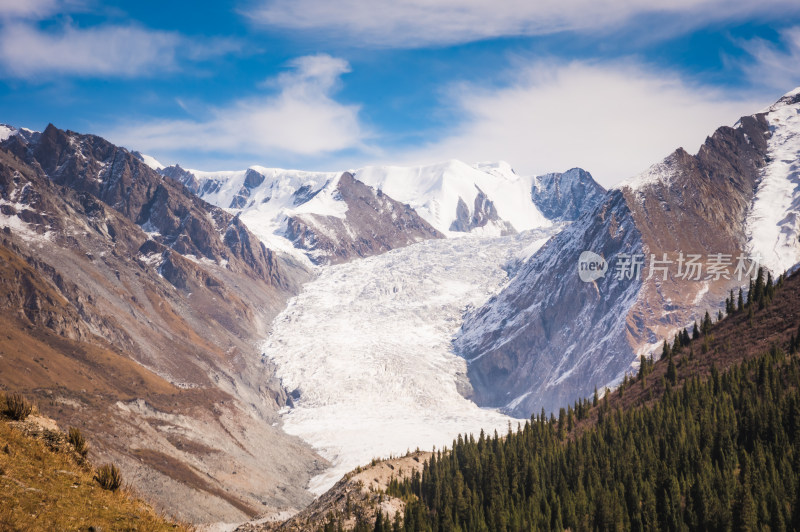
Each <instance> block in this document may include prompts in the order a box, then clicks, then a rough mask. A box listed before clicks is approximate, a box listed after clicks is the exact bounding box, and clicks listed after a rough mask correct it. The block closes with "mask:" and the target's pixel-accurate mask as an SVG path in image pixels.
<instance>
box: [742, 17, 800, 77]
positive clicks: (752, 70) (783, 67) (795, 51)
mask: <svg viewBox="0 0 800 532" xmlns="http://www.w3.org/2000/svg"><path fill="white" fill-rule="evenodd" d="M780 41H781V45H782V46H778V45H776V44H775V43H772V42H768V41H765V40H763V39H754V40H750V41H745V42H743V43H741V44H742V47H743V48H744V50H745V51H746V52H747V53H748V54H749V55H750V61H749V62H746V63H744V64H741V65H740V67H741V68H742V70H743V71H744V72H745V74H746V75H747V77H748V79H749V80H750V82H751V83H753V84H755V85H757V86H763V87H769V88H772V89H775V90H776V91H779V92H787V91H789V90H790V89H792V88H794V87H796V86H797V85H798V84H800V26H794V27H792V28H787V29H785V30H783V31H781V33H780Z"/></svg>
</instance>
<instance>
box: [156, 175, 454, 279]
mask: <svg viewBox="0 0 800 532" xmlns="http://www.w3.org/2000/svg"><path fill="white" fill-rule="evenodd" d="M161 173H162V174H164V175H165V176H168V177H169V178H170V179H173V180H176V181H178V182H180V183H181V184H183V185H185V186H187V187H189V188H190V189H191V190H195V191H197V193H198V194H199V195H200V196H201V197H203V198H206V199H207V200H208V201H211V202H212V203H214V204H216V205H219V206H222V207H225V208H227V209H228V210H230V211H232V212H234V213H236V214H237V217H238V218H240V219H241V220H243V221H244V223H246V224H247V225H248V227H250V228H252V229H253V230H254V231H255V232H256V233H257V234H258V236H259V237H260V238H261V239H262V241H264V242H267V243H269V245H270V246H273V247H275V248H276V249H279V250H281V251H284V252H286V253H287V254H288V255H290V256H293V257H294V258H295V259H297V260H300V261H301V262H302V261H309V260H310V262H311V263H313V264H336V263H340V262H344V261H347V260H350V259H352V258H356V257H367V256H370V255H375V254H378V253H383V252H385V251H388V250H390V249H395V248H397V247H402V246H406V245H408V244H411V243H414V242H419V241H420V240H424V239H426V238H441V237H442V235H441V234H440V233H439V232H438V231H437V230H436V229H434V228H433V227H431V226H430V224H428V223H427V222H426V221H425V220H424V219H423V218H421V217H420V216H419V215H418V214H417V213H416V212H415V211H414V210H413V209H411V208H410V207H409V206H408V205H404V204H401V203H399V202H397V201H395V200H394V199H392V198H390V197H389V196H387V195H386V194H384V193H383V192H381V191H380V190H375V189H374V188H372V187H369V186H367V185H365V184H364V183H362V182H360V181H359V180H357V179H355V178H354V177H353V175H352V174H351V173H349V172H344V173H340V174H339V173H330V172H302V171H297V170H280V169H269V168H262V167H252V168H248V169H247V170H245V171H243V172H216V173H215V172H210V173H204V172H198V171H187V170H184V169H182V168H180V167H177V166H174V167H169V168H165V169H164V170H162V171H161ZM198 176H200V177H198Z"/></svg>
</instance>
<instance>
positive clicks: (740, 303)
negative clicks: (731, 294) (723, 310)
mask: <svg viewBox="0 0 800 532" xmlns="http://www.w3.org/2000/svg"><path fill="white" fill-rule="evenodd" d="M743 310H744V296H743V295H742V289H741V288H739V301H738V303H736V312H741V311H743Z"/></svg>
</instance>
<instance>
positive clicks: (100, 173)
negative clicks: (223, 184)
mask: <svg viewBox="0 0 800 532" xmlns="http://www.w3.org/2000/svg"><path fill="white" fill-rule="evenodd" d="M12 139H15V137H12ZM12 139H9V140H12ZM15 144H18V145H15V146H12V147H11V148H10V149H11V151H13V152H15V153H16V154H17V155H18V156H20V157H21V158H22V159H23V160H24V161H26V162H27V163H29V164H32V165H35V166H37V167H38V168H41V170H42V171H43V172H44V173H45V174H46V175H47V176H48V177H49V178H50V179H51V180H52V182H53V183H55V184H57V185H61V186H65V187H68V188H70V189H72V190H75V191H76V192H79V193H83V194H90V195H92V196H94V197H96V198H98V199H100V200H101V201H103V202H104V203H105V204H106V205H109V206H110V207H112V208H114V209H115V210H117V211H119V212H121V213H122V214H123V215H125V216H126V217H127V218H128V219H129V220H131V221H133V222H134V223H136V224H138V225H140V226H142V227H143V228H144V229H145V230H146V231H148V232H151V233H152V232H155V233H158V235H157V236H155V238H156V239H157V240H159V241H160V242H161V243H163V244H164V245H166V246H168V247H171V248H174V249H175V250H176V251H178V253H180V254H182V255H195V256H197V257H202V258H206V259H210V260H212V261H215V262H217V263H225V264H227V265H228V267H229V268H230V269H233V270H238V271H242V272H243V273H247V274H249V275H251V276H252V277H254V278H259V279H261V280H264V281H267V282H270V283H275V282H277V283H278V284H280V283H281V282H284V281H282V280H281V273H280V271H279V268H278V265H277V261H276V259H275V257H274V256H273V254H272V252H271V251H270V250H268V249H266V247H264V245H263V244H262V243H261V242H260V241H259V240H258V239H257V238H256V237H255V236H254V235H253V234H252V233H250V232H249V231H247V229H246V228H244V226H243V225H242V224H241V223H240V222H239V221H238V220H236V219H235V218H234V216H233V215H230V214H228V213H227V212H225V211H224V210H222V209H220V208H218V207H215V206H213V205H211V204H209V203H206V202H205V201H203V200H201V199H199V198H198V197H196V196H194V195H192V194H188V193H187V192H186V189H184V188H183V187H181V186H180V185H178V184H177V183H176V182H175V181H174V180H175V179H176V178H177V179H179V180H180V181H181V183H182V184H184V185H185V186H187V188H189V186H191V185H192V183H193V182H192V181H191V178H193V177H194V176H192V174H191V173H189V172H185V171H183V170H182V169H181V168H180V167H171V168H170V169H166V172H167V174H169V175H172V176H174V177H172V178H170V179H162V176H161V175H160V174H158V173H157V172H155V171H154V170H152V169H151V168H150V167H149V166H147V165H146V164H144V163H143V162H142V161H140V160H139V159H138V158H136V157H135V156H133V155H132V154H131V153H130V152H128V151H127V150H125V149H124V148H119V147H117V146H114V145H113V144H111V143H109V142H108V141H106V140H105V139H102V138H100V137H96V136H94V135H79V134H77V133H73V132H71V131H62V130H59V129H58V128H56V127H55V126H53V125H52V124H51V125H49V126H48V127H47V129H46V130H45V131H44V132H43V133H42V135H41V137H40V138H39V139H38V142H36V143H21V142H20V141H19V140H16V141H15ZM231 231H232V232H233V233H235V234H236V237H235V238H231V239H228V238H222V236H223V235H227V234H228V233H230V232H231Z"/></svg>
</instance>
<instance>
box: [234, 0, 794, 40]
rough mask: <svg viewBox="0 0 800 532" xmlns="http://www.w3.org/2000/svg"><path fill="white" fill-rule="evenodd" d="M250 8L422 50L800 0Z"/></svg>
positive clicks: (283, 24) (291, 22)
mask: <svg viewBox="0 0 800 532" xmlns="http://www.w3.org/2000/svg"><path fill="white" fill-rule="evenodd" d="M246 5H247V7H246V8H244V9H243V10H242V12H243V13H244V14H245V15H246V16H247V17H249V18H250V19H251V20H253V21H254V22H255V23H257V24H261V25H264V26H269V27H277V28H287V29H294V30H307V31H310V32H312V31H313V32H324V33H326V34H328V35H329V36H332V37H335V38H337V39H340V40H341V42H342V43H345V44H349V45H364V46H386V47H403V48H416V47H424V46H428V45H445V44H454V43H464V42H470V41H476V40H481V39H489V38H494V37H503V36H517V35H541V34H550V33H555V32H559V31H566V30H596V29H602V30H603V31H608V30H609V29H610V28H613V27H615V26H617V25H619V24H621V23H624V22H626V21H628V20H630V19H632V18H633V17H636V16H640V15H672V16H679V17H683V19H684V23H683V26H691V27H694V26H695V25H697V24H700V23H704V22H711V21H720V20H730V19H735V18H737V17H744V16H752V15H755V16H759V17H762V16H769V15H774V14H775V13H778V14H782V15H785V14H786V13H788V12H797V11H798V10H799V9H800V8H799V7H798V5H797V2H796V0H761V1H759V2H751V1H740V0H739V1H733V2H731V1H730V0H674V1H672V2H661V3H654V2H652V0H569V1H566V2H564V1H561V2H559V1H531V0H502V1H498V2H486V1H485V0H433V1H432V0H340V1H337V2H331V1H330V0H251V1H250V2H249V3H248V4H246Z"/></svg>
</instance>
